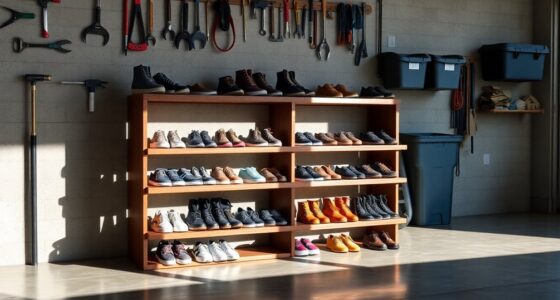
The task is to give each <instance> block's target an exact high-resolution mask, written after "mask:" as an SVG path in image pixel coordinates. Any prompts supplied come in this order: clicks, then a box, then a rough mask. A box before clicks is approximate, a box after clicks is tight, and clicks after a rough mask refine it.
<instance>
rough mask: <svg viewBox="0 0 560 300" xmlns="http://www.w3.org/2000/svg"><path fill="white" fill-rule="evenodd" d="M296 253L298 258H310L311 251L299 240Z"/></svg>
mask: <svg viewBox="0 0 560 300" xmlns="http://www.w3.org/2000/svg"><path fill="white" fill-rule="evenodd" d="M294 253H295V255H296V256H308V255H309V250H308V249H307V247H305V246H304V245H303V244H302V243H301V242H300V241H299V240H297V239H296V249H295V252H294Z"/></svg>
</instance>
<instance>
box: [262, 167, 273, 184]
mask: <svg viewBox="0 0 560 300" xmlns="http://www.w3.org/2000/svg"><path fill="white" fill-rule="evenodd" d="M259 173H261V175H262V176H264V178H266V182H278V178H276V176H274V174H272V172H270V171H269V170H268V169H267V168H262V169H261V170H260V171H259Z"/></svg>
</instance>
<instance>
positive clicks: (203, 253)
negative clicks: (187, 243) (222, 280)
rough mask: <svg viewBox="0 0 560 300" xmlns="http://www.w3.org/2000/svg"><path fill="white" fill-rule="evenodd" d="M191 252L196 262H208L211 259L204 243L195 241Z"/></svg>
mask: <svg viewBox="0 0 560 300" xmlns="http://www.w3.org/2000/svg"><path fill="white" fill-rule="evenodd" d="M192 253H193V256H194V260H195V261H196V262H199V263H209V262H212V261H213V259H212V254H210V250H208V245H206V244H204V243H201V242H197V243H196V244H195V245H194V247H193V249H192Z"/></svg>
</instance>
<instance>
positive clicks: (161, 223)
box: [150, 210, 173, 233]
mask: <svg viewBox="0 0 560 300" xmlns="http://www.w3.org/2000/svg"><path fill="white" fill-rule="evenodd" d="M150 228H151V229H152V230H153V231H155V232H161V233H170V232H173V225H171V222H169V218H168V214H167V211H165V210H158V211H157V212H156V214H155V215H154V217H153V218H152V222H151V223H150Z"/></svg>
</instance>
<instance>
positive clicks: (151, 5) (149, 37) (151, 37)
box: [146, 0, 156, 46]
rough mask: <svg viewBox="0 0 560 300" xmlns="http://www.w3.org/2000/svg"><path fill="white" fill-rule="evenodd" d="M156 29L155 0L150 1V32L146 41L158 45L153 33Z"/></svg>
mask: <svg viewBox="0 0 560 300" xmlns="http://www.w3.org/2000/svg"><path fill="white" fill-rule="evenodd" d="M153 31H154V0H149V1H148V34H146V42H148V43H152V46H155V45H156V38H155V37H154V36H153V35H152V32H153Z"/></svg>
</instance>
